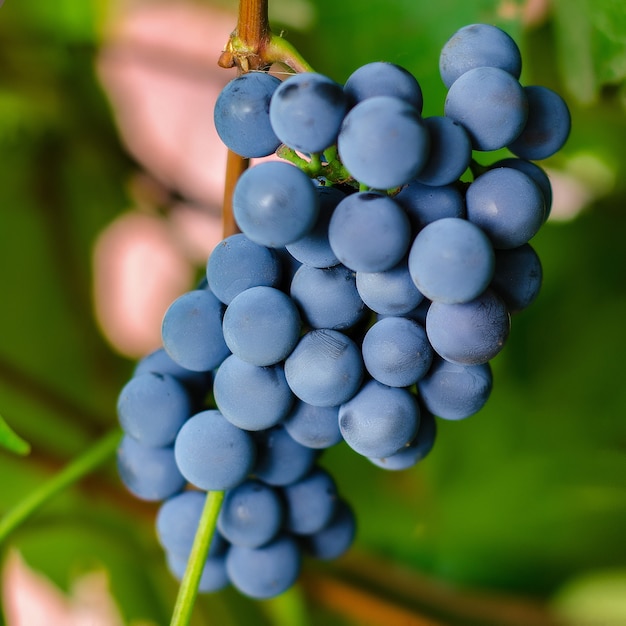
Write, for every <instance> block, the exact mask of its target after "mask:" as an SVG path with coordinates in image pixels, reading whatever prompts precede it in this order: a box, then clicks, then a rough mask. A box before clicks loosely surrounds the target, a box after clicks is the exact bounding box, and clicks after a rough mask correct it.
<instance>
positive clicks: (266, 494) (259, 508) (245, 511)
mask: <svg viewBox="0 0 626 626" xmlns="http://www.w3.org/2000/svg"><path fill="white" fill-rule="evenodd" d="M284 509H285V507H284V505H283V501H282V500H281V498H280V497H279V495H278V493H277V492H276V491H275V490H274V489H273V488H272V487H269V486H268V485H264V484H263V483H261V482H259V481H258V480H252V479H249V480H246V482H244V483H242V484H241V485H239V486H238V487H235V488H234V489H231V490H230V491H228V492H227V493H226V495H225V497H224V502H223V504H222V508H221V510H220V513H219V517H218V518H217V527H218V529H219V531H220V533H222V535H223V536H224V537H225V538H226V539H227V540H228V541H230V543H232V544H235V545H237V546H245V547H247V548H258V547H260V546H263V545H265V544H266V543H269V542H270V541H272V539H274V537H276V536H277V535H278V532H279V530H280V528H281V526H282V524H283V519H284V515H285V510H284Z"/></svg>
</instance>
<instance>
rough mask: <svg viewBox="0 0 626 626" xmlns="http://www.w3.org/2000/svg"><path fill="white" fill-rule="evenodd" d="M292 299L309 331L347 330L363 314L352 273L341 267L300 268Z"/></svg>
mask: <svg viewBox="0 0 626 626" xmlns="http://www.w3.org/2000/svg"><path fill="white" fill-rule="evenodd" d="M291 297H292V298H293V300H294V301H295V302H296V304H297V305H298V308H299V309H300V311H301V313H302V318H303V320H304V321H305V322H306V324H307V325H308V326H310V327H311V328H333V329H335V330H343V329H346V328H350V327H351V326H353V325H354V324H356V322H358V320H359V319H360V318H361V317H362V316H363V313H364V312H365V305H364V304H363V301H362V300H361V297H360V296H359V292H358V291H357V289H356V278H355V275H354V272H353V271H352V270H350V269H348V268H347V267H345V266H344V265H335V266H334V267H330V268H328V269H318V268H316V267H311V266H310V265H302V267H300V269H299V270H298V271H297V272H296V273H295V275H294V277H293V280H292V282H291Z"/></svg>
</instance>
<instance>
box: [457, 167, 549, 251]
mask: <svg viewBox="0 0 626 626" xmlns="http://www.w3.org/2000/svg"><path fill="white" fill-rule="evenodd" d="M465 203H466V206H467V219H468V220H469V221H470V222H473V223H474V224H476V226H479V227H480V228H481V229H482V230H483V231H484V232H485V233H486V234H487V236H488V237H489V239H490V240H491V243H492V244H493V247H494V248H499V249H508V248H517V247H519V246H521V245H523V244H525V243H527V242H528V241H529V240H530V239H532V238H533V237H534V236H535V234H536V233H537V231H538V230H539V228H541V225H542V224H543V222H544V218H545V203H544V196H543V194H542V193H541V190H540V189H539V187H538V186H537V185H536V184H535V182H534V181H533V180H532V179H531V178H530V177H529V176H527V175H526V174H524V172H522V171H520V170H517V169H512V168H510V167H499V168H496V169H493V170H488V171H487V172H485V173H484V174H481V175H480V176H479V177H478V178H477V179H476V180H475V181H474V182H473V183H472V184H471V185H470V186H469V187H468V189H467V192H466V194H465Z"/></svg>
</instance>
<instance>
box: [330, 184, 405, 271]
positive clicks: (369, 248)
mask: <svg viewBox="0 0 626 626" xmlns="http://www.w3.org/2000/svg"><path fill="white" fill-rule="evenodd" d="M410 238H411V230H410V224H409V220H408V218H407V216H406V214H405V212H404V211H403V210H402V209H401V208H400V206H399V205H398V204H397V203H396V202H394V201H393V200H392V199H391V198H389V197H388V196H383V195H381V194H379V193H375V192H361V193H355V194H352V195H351V196H347V197H346V198H345V199H344V200H342V201H341V202H340V203H339V204H338V205H337V208H336V209H335V212H334V213H333V216H332V218H331V220H330V225H329V227H328V240H329V241H330V247H331V248H332V249H333V252H334V253H335V254H336V255H337V258H338V259H339V260H340V261H341V262H342V263H343V264H344V265H345V266H346V267H349V268H350V269H351V270H354V271H355V272H384V271H385V270H389V269H391V268H392V267H393V266H394V265H397V264H398V263H399V262H400V261H401V260H402V257H404V255H405V253H406V251H407V249H408V247H409V243H410Z"/></svg>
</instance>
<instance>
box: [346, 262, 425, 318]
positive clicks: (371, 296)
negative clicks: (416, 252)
mask: <svg viewBox="0 0 626 626" xmlns="http://www.w3.org/2000/svg"><path fill="white" fill-rule="evenodd" d="M356 288H357V291H358V292H359V296H360V297H361V299H362V300H363V302H364V303H365V304H366V305H367V306H368V307H369V308H370V309H371V310H372V311H374V312H375V313H379V314H381V315H404V314H406V313H409V312H410V311H412V310H413V309H414V308H415V307H416V306H417V305H418V304H419V303H420V302H421V301H422V300H423V299H424V295H423V294H422V293H421V292H420V291H419V290H418V289H417V287H416V286H415V283H414V282H413V279H412V278H411V275H410V274H409V267H408V262H407V259H406V258H405V259H403V260H402V261H401V262H400V263H398V265H396V266H395V267H392V268H391V269H390V270H386V271H385V272H357V273H356Z"/></svg>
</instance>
